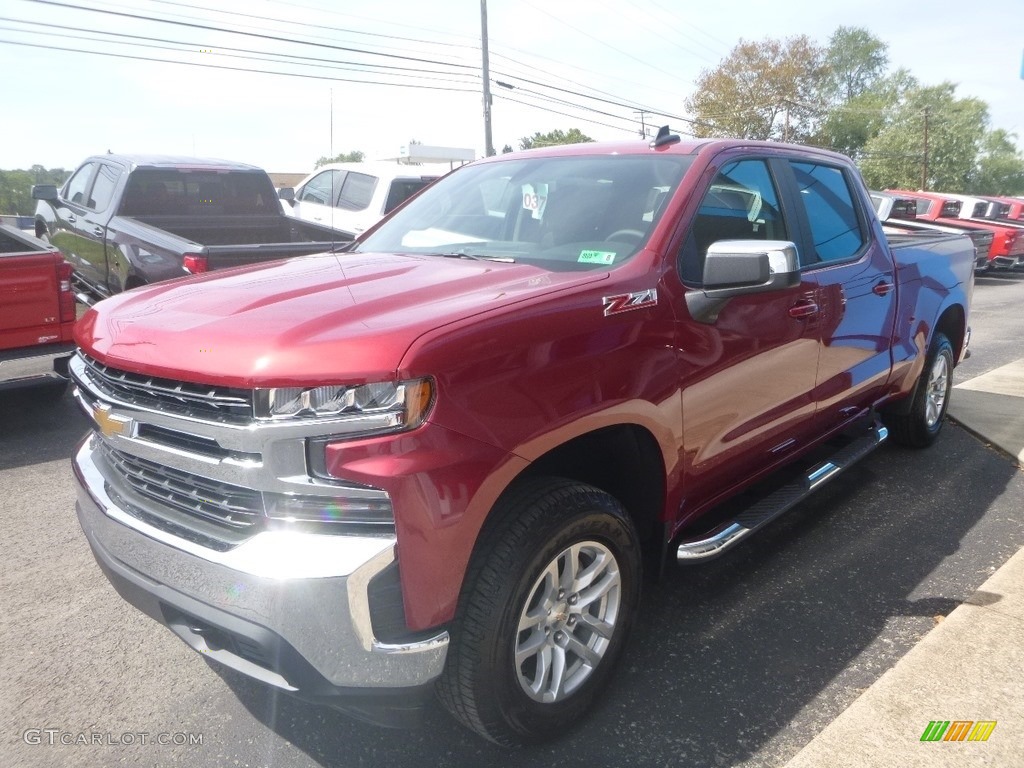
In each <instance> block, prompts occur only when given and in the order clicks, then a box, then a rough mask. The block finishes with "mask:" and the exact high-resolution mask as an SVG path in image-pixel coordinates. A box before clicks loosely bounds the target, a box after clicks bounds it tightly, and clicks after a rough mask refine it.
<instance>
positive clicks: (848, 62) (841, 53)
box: [823, 27, 889, 103]
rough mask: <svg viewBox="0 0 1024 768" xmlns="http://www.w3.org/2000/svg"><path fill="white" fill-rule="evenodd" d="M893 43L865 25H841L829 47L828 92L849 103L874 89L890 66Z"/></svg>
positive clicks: (826, 83)
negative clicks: (882, 39)
mask: <svg viewBox="0 0 1024 768" xmlns="http://www.w3.org/2000/svg"><path fill="white" fill-rule="evenodd" d="M888 51H889V46H888V45H886V44H885V43H884V42H882V41H881V40H880V39H879V38H877V37H875V36H874V35H872V34H871V33H870V32H868V31H867V30H866V29H863V28H862V27H839V28H837V29H836V31H835V32H833V33H832V37H830V38H829V41H828V49H827V50H826V51H825V62H824V64H825V72H824V83H823V89H824V92H825V96H826V97H828V98H830V99H832V100H833V101H836V102H838V103H846V102H849V101H850V100H851V99H855V98H856V97H858V96H860V95H861V94H862V93H864V92H865V91H868V90H870V89H871V88H872V87H873V86H874V85H875V84H876V83H878V82H879V81H880V80H881V79H882V78H883V77H884V75H885V70H886V68H887V67H888V66H889V53H888Z"/></svg>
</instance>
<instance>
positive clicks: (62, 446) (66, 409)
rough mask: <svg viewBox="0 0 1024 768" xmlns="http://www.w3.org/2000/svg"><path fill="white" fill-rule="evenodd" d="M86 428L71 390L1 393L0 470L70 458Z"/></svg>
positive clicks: (47, 387) (47, 389)
mask: <svg viewBox="0 0 1024 768" xmlns="http://www.w3.org/2000/svg"><path fill="white" fill-rule="evenodd" d="M88 429H89V422H88V420H87V419H86V418H85V415H84V414H83V413H82V412H81V411H80V410H79V409H78V406H77V405H76V404H75V401H74V399H73V398H72V397H71V393H70V390H69V391H68V392H65V393H63V394H61V390H60V388H59V387H58V388H54V387H51V386H49V385H46V386H42V387H33V388H25V389H16V390H9V391H0V470H4V469H13V468H14V467H22V466H28V465H31V464H38V463H41V462H46V461H54V460H56V459H70V458H71V455H72V454H73V453H74V451H75V446H76V445H77V444H78V441H79V440H80V439H81V438H82V437H83V436H84V435H85V433H86V431H87V430H88Z"/></svg>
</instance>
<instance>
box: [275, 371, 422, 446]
mask: <svg viewBox="0 0 1024 768" xmlns="http://www.w3.org/2000/svg"><path fill="white" fill-rule="evenodd" d="M433 399H434V387H433V384H432V383H431V381H430V379H413V380H411V381H398V382H395V381H384V382H374V383H372V384H361V385H359V386H354V387H350V386H345V385H340V384H339V385H326V386H319V387H273V388H268V389H257V390H256V418H257V419H268V420H273V421H280V420H297V419H303V420H306V419H308V420H324V421H327V420H330V421H331V422H332V429H333V423H334V422H337V429H336V430H334V431H336V433H338V434H351V433H363V432H391V431H396V432H397V431H401V430H406V429H413V428H414V427H418V426H419V425H420V424H422V423H423V420H424V418H426V415H427V411H428V410H429V409H430V404H431V402H432V401H433Z"/></svg>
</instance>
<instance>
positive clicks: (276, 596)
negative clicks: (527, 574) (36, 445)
mask: <svg viewBox="0 0 1024 768" xmlns="http://www.w3.org/2000/svg"><path fill="white" fill-rule="evenodd" d="M100 440H101V438H99V437H98V436H96V435H92V436H90V437H89V438H87V439H86V441H85V442H84V443H83V444H82V446H81V447H80V449H79V451H78V453H77V455H76V456H75V458H74V470H75V475H76V477H77V479H78V483H79V489H78V504H77V510H78V517H79V521H80V522H81V525H82V529H83V531H84V532H85V535H86V537H87V538H88V540H89V544H90V545H91V547H92V550H93V553H94V555H95V557H96V560H97V562H98V563H99V564H100V566H101V568H102V569H103V571H104V573H105V574H106V575H107V577H108V578H109V579H110V581H111V582H112V583H113V585H114V586H115V588H117V590H118V592H119V593H120V594H121V595H122V596H123V597H124V598H125V599H126V600H128V602H130V603H132V604H133V605H135V606H136V607H137V608H139V609H140V610H142V611H143V612H144V613H146V614H148V615H149V616H151V617H153V618H154V619H156V620H157V621H159V622H161V623H162V624H164V625H165V626H167V627H168V628H169V629H170V630H171V631H173V632H174V633H175V634H176V635H178V637H180V638H181V639H182V640H184V641H185V642H186V643H187V644H188V645H189V646H191V647H192V648H193V649H195V650H197V651H199V652H200V653H202V654H204V655H205V656H206V657H207V658H210V659H212V660H214V661H216V662H219V663H221V664H224V665H226V666H228V667H231V668H233V669H235V670H237V671H238V672H241V673H243V674H245V675H247V676H249V677H252V678H255V679H257V680H261V681H262V682H264V683H266V684H269V685H272V686H275V687H276V688H278V689H281V690H283V691H287V692H288V693H291V694H293V695H296V696H298V697H300V698H304V699H307V700H311V701H317V702H321V703H330V704H332V705H335V706H337V707H339V708H341V709H345V710H348V711H350V712H352V713H353V714H356V715H357V716H361V717H363V718H364V719H368V720H373V721H376V722H383V721H389V722H390V721H392V720H393V718H392V717H391V715H393V714H394V713H399V714H401V713H402V712H403V711H405V712H408V711H410V710H415V709H416V708H418V706H419V705H420V704H421V703H422V701H423V699H424V697H425V696H426V695H427V694H428V693H429V691H430V688H431V684H432V682H433V680H434V679H435V678H437V677H438V676H439V675H440V674H441V671H442V669H443V667H444V662H445V656H446V653H447V648H448V634H447V632H439V633H437V634H434V635H432V636H430V637H425V638H423V637H417V638H416V639H415V640H411V641H409V642H401V643H395V642H392V643H384V642H380V641H379V640H378V639H377V638H376V637H375V636H374V632H373V623H372V621H371V608H370V583H371V580H372V579H373V578H374V577H375V576H377V575H379V574H381V573H382V572H384V571H385V569H388V568H389V566H392V564H393V563H394V561H395V552H394V544H395V541H394V538H393V537H387V536H383V537H382V536H373V537H370V536H367V537H357V536H339V535H323V534H308V533H295V532H277V533H275V532H270V531H267V532H264V533H259V534H257V535H255V536H253V537H251V538H250V539H248V540H246V541H245V542H244V543H242V544H240V545H238V546H236V547H234V548H232V549H229V550H227V551H220V552H218V551H214V550H210V549H207V548H205V547H202V546H201V545H199V544H196V543H194V542H191V541H188V540H186V539H184V538H178V537H176V536H174V535H173V534H172V533H170V532H168V531H166V530H163V529H161V528H156V527H153V526H151V525H149V524H148V523H147V522H145V520H143V519H140V518H138V517H136V516H133V515H132V514H129V512H127V511H126V510H124V509H121V508H119V507H118V505H117V504H116V503H115V502H114V501H113V500H112V498H111V495H110V494H108V492H107V483H106V480H105V479H104V476H103V473H102V472H101V469H100V467H99V466H98V464H97V462H96V460H95V457H94V451H95V450H97V448H98V443H99V441H100Z"/></svg>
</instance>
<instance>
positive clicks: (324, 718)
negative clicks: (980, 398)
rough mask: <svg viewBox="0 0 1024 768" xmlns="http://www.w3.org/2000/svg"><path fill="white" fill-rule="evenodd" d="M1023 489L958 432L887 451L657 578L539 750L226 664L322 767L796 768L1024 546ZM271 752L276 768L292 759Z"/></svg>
mask: <svg viewBox="0 0 1024 768" xmlns="http://www.w3.org/2000/svg"><path fill="white" fill-rule="evenodd" d="M1022 497H1024V476H1022V474H1021V473H1020V472H1019V471H1018V470H1017V468H1016V467H1015V466H1014V465H1013V464H1011V463H1010V462H1008V461H1006V460H1005V459H1004V458H1003V457H1002V456H1000V455H999V454H997V453H995V452H993V451H991V450H989V449H987V448H985V447H984V446H983V445H982V444H981V443H979V442H978V441H977V440H975V439H974V438H972V437H971V436H969V435H968V434H967V433H965V432H964V431H963V430H961V429H958V428H956V427H955V426H953V425H950V426H949V427H947V429H946V431H945V433H944V434H943V437H942V438H941V440H940V441H939V443H938V444H937V445H936V446H935V447H934V448H933V449H931V450H929V451H923V452H918V451H909V450H902V449H899V448H894V447H884V448H882V449H881V450H880V451H879V452H877V453H876V454H875V455H874V456H872V457H869V458H868V459H867V460H865V461H864V462H862V463H861V465H859V466H856V467H854V468H852V469H851V470H849V471H848V472H847V473H846V474H844V475H843V476H841V477H840V478H838V479H837V480H836V481H834V483H833V484H831V486H829V487H826V488H825V489H823V490H822V491H821V492H819V493H818V495H817V496H815V497H812V498H811V499H810V500H808V501H807V502H805V503H803V504H802V505H800V506H799V507H798V508H796V509H794V510H793V511H791V512H790V513H789V514H788V515H786V516H784V517H783V518H782V519H781V520H779V521H777V522H776V523H774V524H773V525H772V526H770V527H769V528H768V529H766V530H765V531H764V532H762V533H760V534H759V535H758V536H755V537H753V538H752V539H751V540H750V541H749V542H747V543H745V544H743V545H741V546H740V547H739V548H737V549H736V550H734V551H733V552H731V553H729V554H727V555H725V556H723V557H721V558H720V559H718V560H715V561H712V562H710V563H708V564H705V565H702V566H698V567H689V568H685V569H684V568H675V569H671V570H670V572H669V573H668V575H667V576H666V578H664V579H663V580H662V582H661V583H658V584H654V585H652V586H650V587H649V588H648V589H647V592H646V595H645V599H644V606H643V609H642V611H641V617H640V620H639V622H638V626H637V627H636V628H635V632H634V635H633V639H632V643H631V646H630V648H629V650H628V652H627V653H626V655H625V657H624V658H623V660H622V665H621V667H620V669H619V673H618V674H617V675H616V677H615V680H614V682H613V684H612V686H611V688H610V690H609V691H607V693H606V694H605V695H604V696H603V697H602V700H601V702H599V703H598V705H597V707H596V708H595V710H594V711H593V712H592V713H591V715H590V716H589V717H588V718H586V719H585V720H584V721H583V722H582V723H580V725H579V726H578V727H577V728H576V729H574V730H573V731H571V732H570V733H568V734H566V735H565V737H563V738H562V739H560V740H558V741H556V742H554V743H551V744H547V745H544V746H540V747H533V748H528V749H521V750H513V751H508V750H502V749H499V748H497V747H494V746H493V745H490V744H488V743H486V742H484V741H482V740H480V739H478V738H477V737H475V736H473V735H472V734H469V733H468V732H465V731H463V730H462V729H461V728H460V727H459V726H457V725H456V724H455V723H454V722H453V721H452V720H450V719H449V718H448V717H447V716H446V715H445V714H444V713H443V711H442V710H441V709H440V706H438V707H437V708H436V709H435V710H433V711H431V712H429V713H428V714H427V716H426V722H425V724H424V727H422V728H420V729H418V730H414V731H408V732H400V731H389V730H385V729H381V728H377V727H374V726H369V725H363V724H360V723H358V722H356V721H354V720H351V719H349V718H348V717H346V716H344V715H342V714H340V713H337V712H334V711H332V710H329V709H325V708H322V707H316V706H312V705H307V704H304V703H302V702H299V701H296V700H294V699H291V698H290V697H288V696H285V695H279V694H277V693H275V692H272V691H270V690H268V689H266V688H264V687H262V686H259V685H258V684H255V683H252V682H250V681H248V680H247V679H244V678H242V677H240V676H238V675H236V674H235V673H233V672H230V671H227V670H221V669H218V674H220V675H221V677H222V678H223V679H224V680H225V682H227V684H228V685H229V686H230V687H231V688H232V690H233V692H234V693H235V695H236V696H237V697H238V699H239V700H240V701H241V702H242V704H243V705H244V706H245V707H246V708H247V710H248V711H249V712H250V713H251V714H252V715H253V716H254V717H255V718H257V719H258V720H259V721H260V722H262V723H263V724H265V725H266V726H267V727H268V728H270V729H271V730H273V731H274V732H275V733H276V734H277V735H278V736H280V737H281V738H282V739H285V740H287V741H288V742H290V743H291V744H292V745H294V746H296V747H298V748H299V749H301V750H302V751H303V752H305V753H306V754H307V755H308V756H309V757H310V758H311V759H312V760H313V761H315V762H316V763H319V764H320V765H323V766H342V765H345V766H348V765H374V766H376V765H387V766H389V768H400V767H402V766H409V767H410V768H412V766H416V767H417V768H422V766H424V765H445V766H481V765H487V766H510V767H511V766H517V767H518V766H550V765H555V764H568V765H587V766H589V767H590V768H594V767H596V766H615V767H616V768H618V767H620V766H625V765H638V766H655V765H658V766H669V765H672V766H674V765H685V766H693V767H699V766H731V765H736V764H738V763H742V762H744V761H749V760H753V761H755V762H753V763H752V764H756V765H766V766H767V765H772V766H774V765H782V764H784V763H785V762H786V761H787V760H788V759H789V758H790V757H791V756H792V755H793V754H795V752H796V751H798V750H799V749H800V748H801V747H802V746H804V744H806V743H807V742H808V741H809V740H810V739H812V738H813V737H814V736H815V735H816V734H817V733H818V732H819V731H820V730H821V729H822V728H823V727H824V726H825V725H827V724H828V723H829V722H831V720H832V719H834V718H835V717H836V716H837V715H839V714H840V713H841V712H842V711H843V710H844V709H845V708H846V707H847V706H848V705H849V704H850V703H852V701H853V700H854V699H855V698H856V697H857V696H858V695H859V694H860V693H861V692H862V691H863V690H864V689H865V688H867V687H868V686H870V685H871V684H872V683H873V682H874V681H875V680H877V679H878V677H880V676H881V675H882V674H883V673H884V672H885V671H886V670H887V669H889V668H890V667H892V666H893V665H894V664H895V663H896V662H897V661H898V660H899V659H900V658H901V657H902V656H903V655H904V654H905V653H906V652H907V651H908V650H909V649H910V648H911V647H913V645H914V644H916V643H917V641H918V640H920V638H921V637H923V636H924V634H925V633H927V632H928V631H929V630H930V629H931V628H932V627H933V626H934V625H935V624H936V622H937V621H939V620H941V618H940V617H943V616H945V615H946V614H948V613H949V612H950V611H952V610H953V609H954V608H955V607H956V606H957V605H959V604H960V603H961V602H963V601H964V600H966V599H967V598H968V597H970V596H971V595H972V593H973V592H974V591H975V590H976V589H977V587H978V586H979V585H980V584H981V583H982V582H983V581H984V580H985V578H987V574H988V573H989V572H991V571H992V570H994V569H995V568H996V567H998V566H999V565H1001V564H1002V563H1003V562H1005V561H1006V560H1007V559H1008V558H1009V557H1010V555H1012V554H1013V552H1015V551H1016V550H1017V549H1019V548H1020V547H1021V546H1024V521H1022V520H1020V518H1019V515H1016V514H1013V510H1014V509H1018V508H1019V505H1020V503H1021V498H1022ZM990 507H998V508H1000V509H1001V508H1002V507H1005V508H1006V513H1005V514H1002V513H999V514H988V515H986V512H987V511H988V510H989V509H990ZM951 556H954V557H951ZM964 563H969V564H970V566H969V567H965V565H964ZM979 599H983V600H991V599H993V596H987V597H986V596H984V595H982V596H980V598H979ZM270 748H271V749H272V750H277V749H280V750H282V751H281V753H280V754H279V755H276V756H275V755H273V754H267V755H265V757H266V758H267V762H268V764H277V763H278V762H281V761H284V760H285V757H286V755H287V753H285V752H284V751H283V750H284V749H285V745H284V744H283V743H279V742H276V740H275V741H274V745H272V746H271V747H270Z"/></svg>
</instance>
